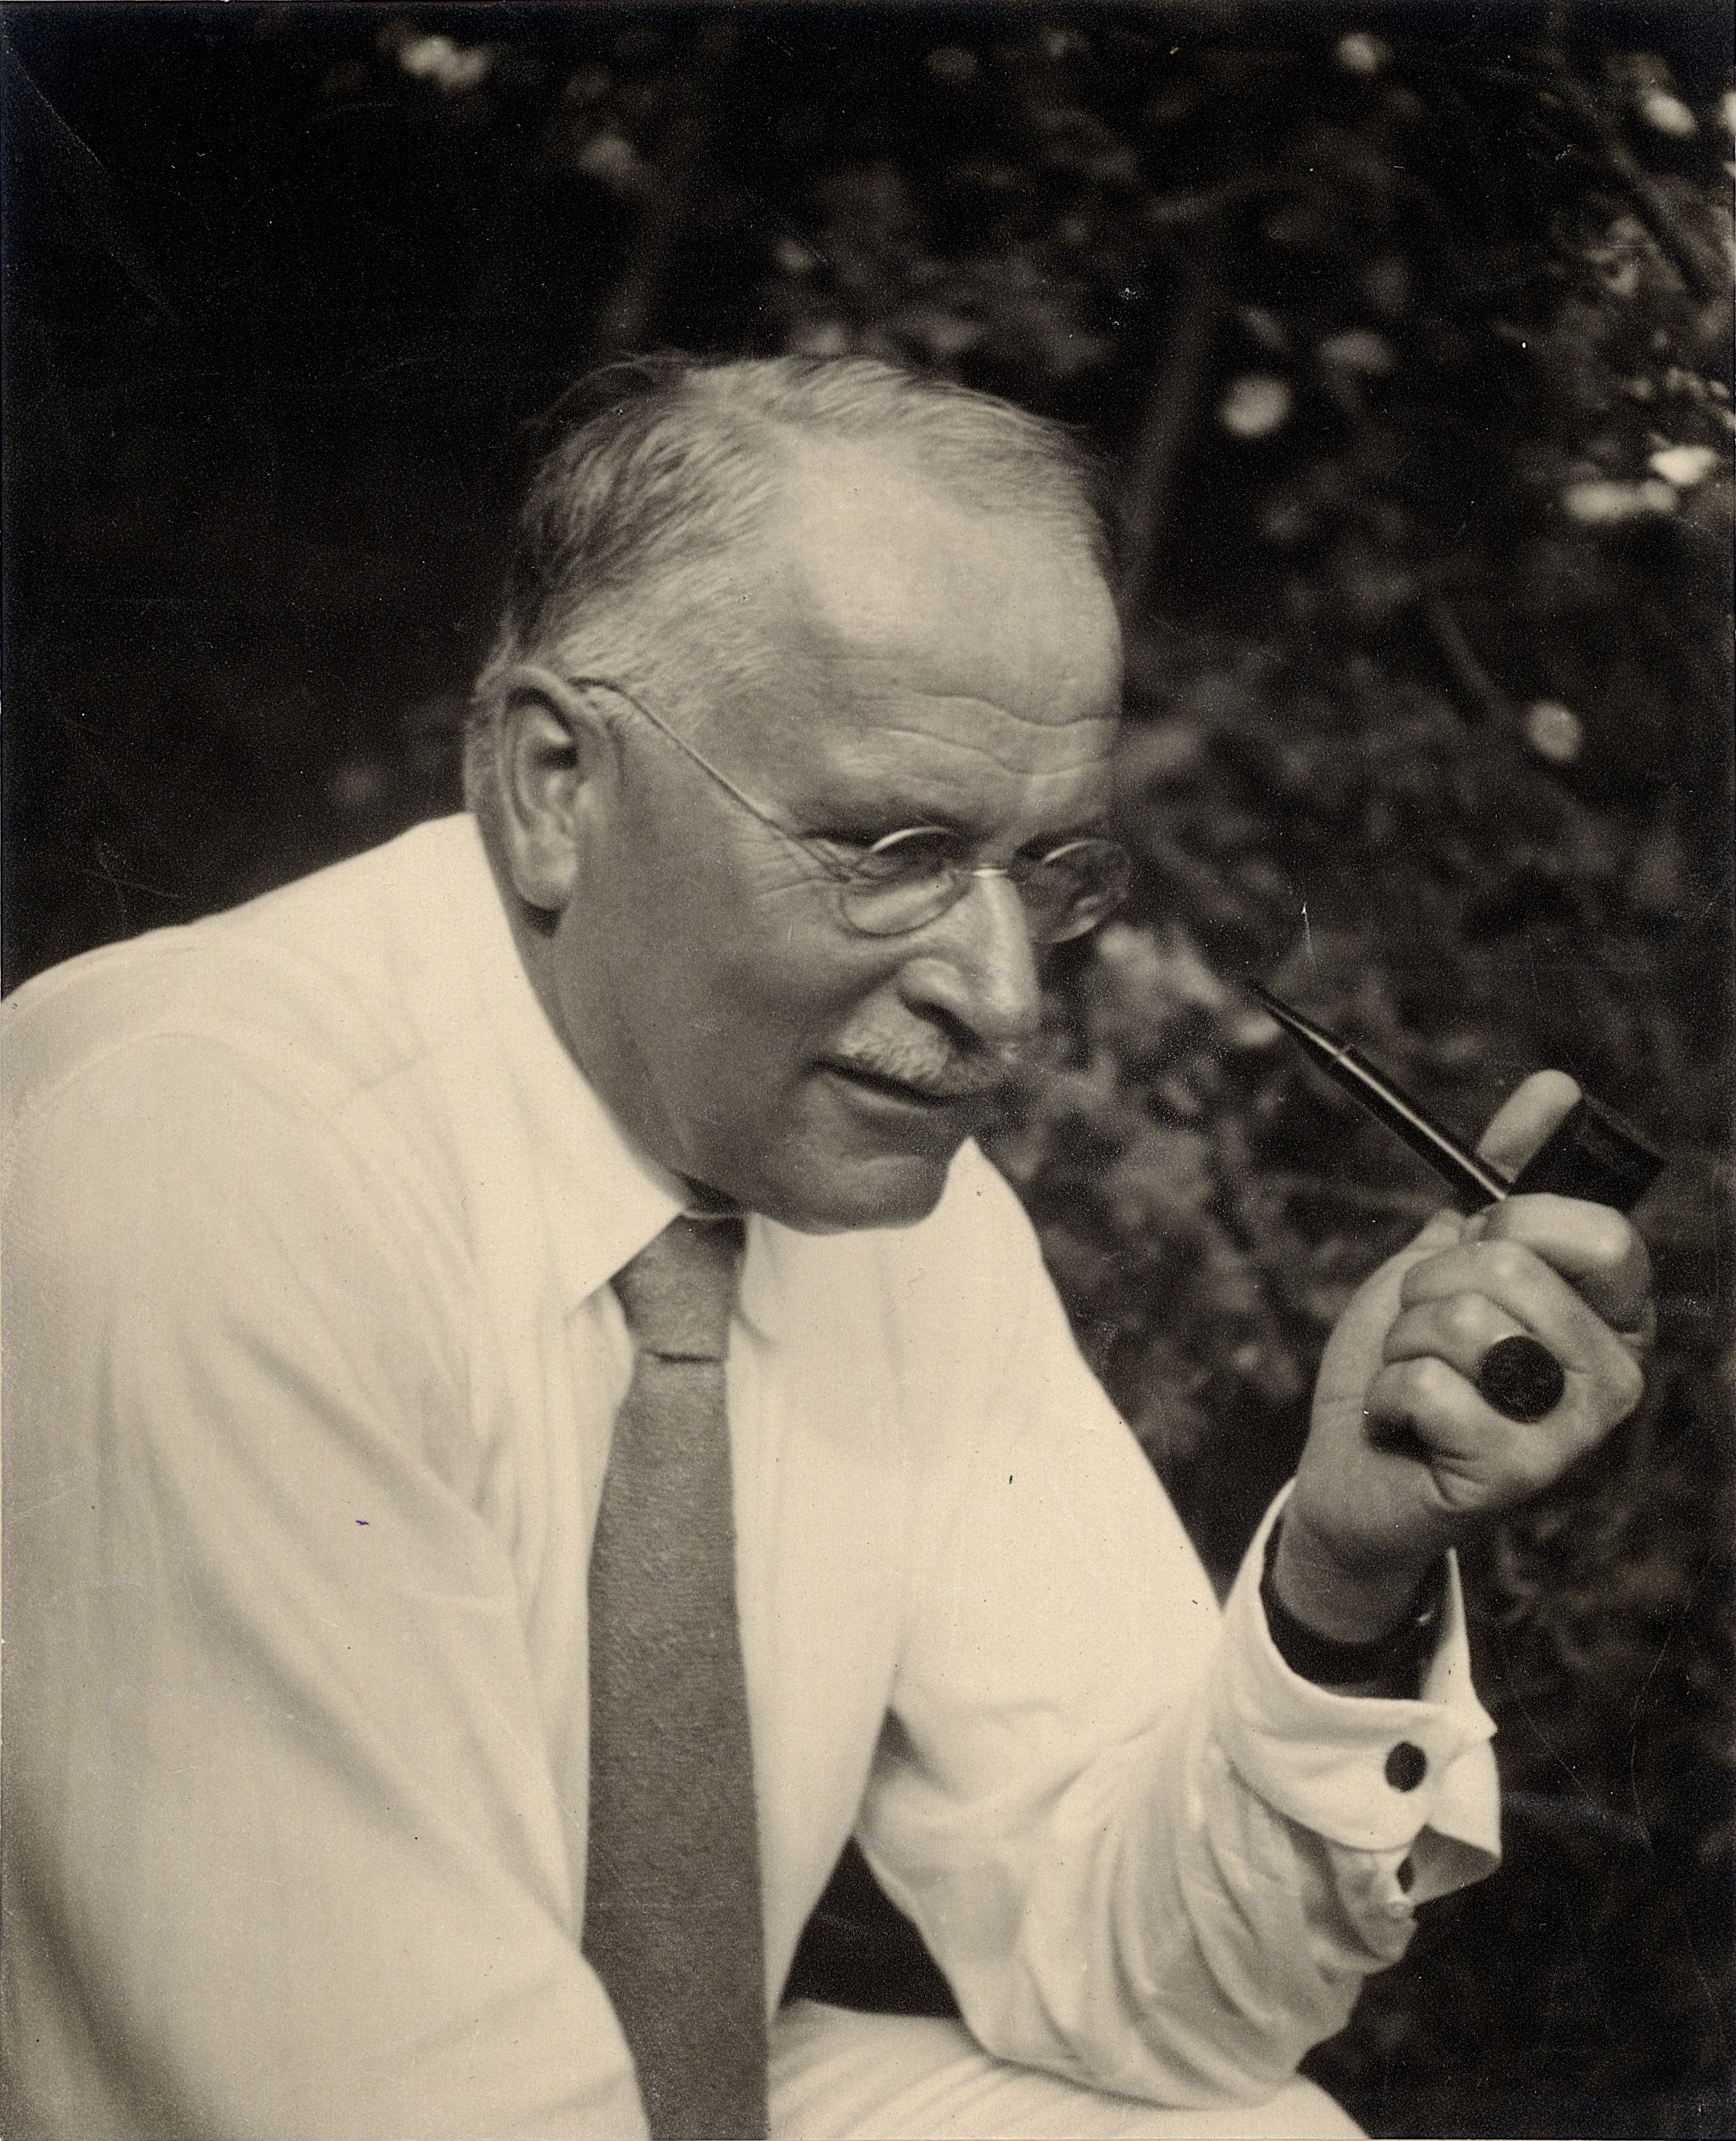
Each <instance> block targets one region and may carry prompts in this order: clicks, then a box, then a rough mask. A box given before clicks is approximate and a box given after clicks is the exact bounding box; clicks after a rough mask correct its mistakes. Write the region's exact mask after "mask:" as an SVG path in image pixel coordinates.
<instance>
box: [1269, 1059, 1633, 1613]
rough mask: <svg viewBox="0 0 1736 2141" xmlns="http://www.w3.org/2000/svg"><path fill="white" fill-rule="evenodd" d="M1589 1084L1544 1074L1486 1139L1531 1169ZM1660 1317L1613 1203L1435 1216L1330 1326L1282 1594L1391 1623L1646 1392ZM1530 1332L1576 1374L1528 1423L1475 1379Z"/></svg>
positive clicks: (1558, 1202) (1279, 1582)
mask: <svg viewBox="0 0 1736 2141" xmlns="http://www.w3.org/2000/svg"><path fill="white" fill-rule="evenodd" d="M1578 1097H1579V1090H1578V1088H1577V1087H1576V1085H1574V1083H1573V1081H1572V1080H1571V1078H1567V1077H1565V1076H1563V1075H1562V1074H1561V1072H1559V1071H1541V1072H1539V1073H1538V1074H1537V1075H1536V1076H1535V1077H1531V1078H1528V1079H1527V1080H1526V1082H1525V1083H1524V1085H1521V1087H1520V1088H1519V1090H1517V1092H1516V1093H1514V1094H1513V1095H1512V1097H1511V1098H1510V1099H1509V1100H1507V1104H1506V1105H1505V1106H1503V1107H1502V1110H1501V1111H1500V1112H1499V1114H1498V1115H1496V1117H1495V1119H1494V1120H1493V1121H1492V1123H1491V1124H1490V1125H1489V1127H1488V1130H1487V1132H1486V1133H1485V1134H1484V1137H1483V1139H1482V1144H1481V1145H1480V1146H1479V1147H1478V1150H1479V1151H1480V1152H1481V1153H1482V1156H1483V1157H1484V1158H1485V1159H1490V1160H1492V1161H1493V1162H1494V1163H1495V1164H1496V1165H1497V1166H1498V1167H1501V1168H1502V1169H1505V1170H1507V1171H1508V1172H1514V1171H1517V1169H1519V1168H1520V1167H1521V1166H1522V1165H1523V1164H1524V1163H1525V1162H1526V1159H1529V1158H1530V1156H1531V1154H1532V1153H1533V1152H1535V1151H1536V1149H1537V1147H1538V1146H1539V1145H1541V1144H1542V1143H1543V1141H1544V1139H1546V1137H1547V1136H1548V1135H1549V1134H1550V1132H1551V1130H1553V1129H1554V1128H1555V1126H1556V1124H1557V1123H1559V1122H1560V1121H1561V1119H1562V1117H1563V1116H1564V1115H1566V1113H1567V1111H1568V1110H1569V1109H1570V1108H1571V1107H1572V1105H1573V1104H1574V1102H1575V1101H1576V1100H1577V1099H1578ZM1653 1323H1654V1312H1653V1307H1652V1301H1651V1266H1650V1259H1649V1258H1648V1257H1647V1255H1646V1253H1645V1244H1644V1243H1642V1242H1641V1241H1640V1238H1639V1236H1638V1235H1637V1234H1636V1233H1635V1232H1634V1229H1633V1228H1631V1227H1630V1225H1629V1224H1628V1223H1627V1221H1626V1220H1625V1219H1624V1218H1622V1217H1621V1215H1620V1213H1617V1212H1613V1211H1611V1210H1610V1209H1609V1208H1607V1207H1606V1206H1604V1205H1600V1204H1586V1203H1578V1202H1576V1200H1574V1199H1571V1198H1565V1197H1549V1196H1526V1197H1511V1198H1507V1200H1506V1202H1505V1203H1500V1204H1497V1205H1494V1206H1492V1207H1491V1208H1489V1209H1487V1211H1483V1212H1479V1213H1477V1214H1476V1215H1475V1216H1474V1217H1472V1218H1469V1219H1465V1218H1460V1217H1459V1216H1458V1215H1457V1213H1440V1214H1438V1216H1437V1217H1436V1218H1433V1219H1432V1220H1431V1221H1430V1222H1429V1223H1428V1226H1426V1227H1425V1228H1423V1232H1422V1233H1420V1234H1419V1235H1418V1237H1417V1238H1416V1240H1415V1241H1414V1242H1413V1243H1411V1244H1410V1246H1409V1248H1406V1249H1404V1250H1403V1251H1401V1252H1400V1253H1399V1254H1398V1256H1396V1257H1393V1258H1391V1260H1390V1261H1389V1262H1387V1263H1385V1264H1383V1265H1382V1266H1381V1267H1380V1269H1379V1270H1378V1272H1375V1274H1374V1277H1372V1278H1371V1279H1369V1281H1368V1282H1367V1283H1366V1284H1365V1285H1364V1287H1362V1288H1361V1289H1360V1290H1359V1292H1358V1293H1357V1294H1356V1296H1355V1297H1354V1300H1353V1301H1352V1302H1351V1303H1350V1306H1349V1308H1347V1309H1346V1310H1345V1312H1344V1315H1343V1316H1342V1317H1340V1318H1339V1322H1338V1324H1337V1326H1336V1327H1335V1328H1334V1331H1333V1333H1332V1336H1331V1338H1330V1340H1329V1341H1328V1343H1327V1347H1326V1352H1325V1356H1324V1360H1323V1361H1322V1362H1321V1366H1320V1376H1319V1383H1318V1384H1317V1385H1316V1387H1315V1391H1314V1420H1313V1425H1312V1428H1311V1430H1310V1432H1309V1439H1308V1445H1307V1447H1306V1449H1304V1451H1303V1453H1302V1462H1301V1464H1300V1468H1299V1469H1298V1471H1297V1475H1296V1486H1295V1493H1294V1494H1293V1495H1292V1496H1291V1499H1290V1504H1289V1505H1288V1507H1287V1509H1285V1517H1284V1528H1283V1534H1282V1537H1281V1538H1280V1542H1279V1549H1278V1558H1277V1563H1276V1565H1275V1568H1274V1571H1273V1580H1274V1582H1275V1584H1276V1587H1277V1590H1278V1595H1279V1597H1280V1598H1281V1599H1282V1600H1283V1602H1284V1603H1285V1606H1287V1607H1289V1609H1290V1612H1292V1613H1294V1614H1295V1617H1297V1619H1298V1620H1300V1621H1302V1622H1305V1623H1306V1624H1307V1625H1308V1626H1309V1627H1313V1628H1314V1629H1316V1630H1318V1631H1319V1632H1320V1633H1321V1634H1323V1635H1326V1636H1329V1637H1333V1638H1334V1640H1335V1641H1339V1642H1346V1643H1361V1642H1371V1641H1374V1640H1376V1639H1377V1638H1378V1637H1381V1636H1383V1635H1384V1634H1386V1633H1387V1632H1388V1631H1389V1630H1390V1629H1392V1628H1393V1627H1395V1626H1396V1625H1397V1624H1398V1621H1399V1620H1400V1619H1401V1617H1403V1612H1404V1610H1405V1607H1406V1606H1407V1604H1408V1602H1409V1599H1410V1597H1411V1596H1412V1594H1413V1592H1414V1591H1415V1589H1416V1587H1417V1585H1418V1582H1420V1580H1421V1578H1422V1577H1423V1574H1424V1573H1425V1572H1426V1571H1427V1570H1428V1568H1430V1567H1431V1566H1432V1564H1433V1563H1434V1562H1435V1561H1436V1560H1437V1559H1438V1557H1439V1556H1440V1554H1441V1553H1443V1550H1444V1549H1445V1548H1447V1547H1449V1546H1452V1545H1455V1544H1457V1543H1459V1542H1461V1541H1462V1540H1463V1539H1465V1538H1467V1537H1468V1536H1470V1535H1471V1534H1472V1533H1474V1532H1475V1531H1477V1529H1478V1528H1480V1527H1482V1525H1484V1524H1486V1523H1489V1522H1490V1521H1492V1519H1493V1518H1495V1517H1497V1516H1498V1515H1499V1514H1500V1513H1502V1511H1503V1510H1506V1509H1512V1508H1514V1507H1515V1506H1516V1505H1517V1504H1519V1503H1521V1502H1523V1501H1526V1500H1528V1499H1530V1497H1531V1495H1533V1494H1538V1493H1541V1490H1542V1489H1544V1488H1546V1487H1547V1486H1550V1485H1551V1484H1553V1482H1554V1481H1555V1480H1556V1479H1559V1478H1560V1476H1561V1474H1562V1473H1563V1472H1565V1471H1566V1469H1567V1467H1568V1466H1569V1465H1570V1464H1572V1463H1573V1462H1574V1460H1575V1459H1576V1458H1578V1457H1580V1456H1581V1455H1583V1454H1584V1453H1585V1452H1586V1450H1588V1449H1592V1448H1593V1447H1595V1445H1596V1444H1597V1443H1599V1442H1600V1441H1601V1440H1603V1438H1604V1436H1605V1435H1607V1434H1608V1433H1609V1431H1610V1429H1611V1428H1613V1427H1614V1426H1615V1425H1616V1424H1617V1422H1618V1421H1620V1420H1625V1418H1626V1417H1627V1415H1629V1414H1630V1412H1631V1411H1632V1410H1634V1407H1635V1405H1637V1404H1638V1403H1639V1401H1640V1393H1641V1391H1642V1390H1643V1389H1644V1388H1645V1378H1644V1376H1643V1375H1642V1373H1641V1371H1640V1361H1641V1360H1642V1358H1643V1357H1644V1355H1645V1349H1646V1347H1647V1346H1648V1345H1649V1344H1650V1339H1651V1336H1652V1331H1653ZM1516 1332H1524V1333H1526V1334H1527V1335H1529V1336H1531V1337H1534V1338H1536V1339H1538V1340H1539V1341H1541V1343H1542V1344H1543V1345H1545V1346H1547V1348H1548V1349H1549V1351H1551V1353H1552V1354H1554V1356H1556V1360H1557V1361H1560V1362H1561V1366H1562V1368H1563V1369H1564V1370H1565V1371H1566V1391H1565V1393H1564V1394H1563V1395H1562V1397H1561V1401H1560V1403H1559V1404H1558V1405H1556V1407H1555V1409H1554V1410H1553V1411H1552V1412H1550V1413H1548V1414H1546V1415H1545V1417H1544V1418H1543V1419H1541V1420H1536V1421H1533V1422H1531V1423H1528V1424H1527V1423H1522V1422H1521V1421H1518V1420H1509V1419H1508V1418H1507V1416H1506V1415H1504V1414H1502V1413H1499V1412H1497V1411H1496V1410H1494V1408H1493V1407H1492V1406H1491V1405H1488V1404H1487V1403H1486V1402H1485V1401H1484V1400H1483V1399H1482V1397H1481V1396H1480V1395H1478V1393H1477V1390H1476V1389H1475V1387H1474V1380H1473V1379H1474V1378H1475V1376H1476V1374H1477V1367H1478V1365H1479V1363H1480V1362H1481V1361H1482V1357H1483V1356H1484V1354H1486V1353H1487V1351H1488V1350H1489V1348H1490V1346H1492V1345H1494V1344H1496V1343H1497V1341H1499V1340H1500V1339H1502V1338H1508V1337H1512V1336H1513V1335H1514V1334H1515V1333H1516Z"/></svg>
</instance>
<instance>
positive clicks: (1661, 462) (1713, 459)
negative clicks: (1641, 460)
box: [1645, 446, 1718, 490]
mask: <svg viewBox="0 0 1736 2141" xmlns="http://www.w3.org/2000/svg"><path fill="white" fill-rule="evenodd" d="M1645 465H1646V466H1647V467H1648V468H1649V469H1650V470H1652V472H1653V474H1654V475H1660V476H1662V477H1663V479H1664V482H1665V483H1668V484H1674V486H1675V488H1676V489H1677V490H1693V488H1694V485H1695V484H1697V483H1704V481H1705V480H1706V478H1707V477H1708V476H1709V475H1711V473H1712V471H1713V470H1714V468H1716V467H1717V465H1718V455H1717V454H1716V453H1715V452H1714V450H1713V449H1712V448H1711V447H1710V446H1664V447H1663V448H1662V449H1661V450H1660V451H1659V452H1657V453H1655V454H1654V455H1652V456H1651V458H1650V460H1648V461H1647V462H1646V464H1645Z"/></svg>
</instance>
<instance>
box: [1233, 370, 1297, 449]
mask: <svg viewBox="0 0 1736 2141" xmlns="http://www.w3.org/2000/svg"><path fill="white" fill-rule="evenodd" d="M1291 399H1292V396H1291V394H1290V387H1289V386H1288V384H1287V383H1286V381H1284V380H1282V379H1278V378H1275V377H1273V375H1272V374H1271V373H1270V372H1243V374H1242V375H1241V377H1240V378H1239V379H1232V380H1231V381H1230V388H1229V391H1228V392H1227V393H1226V395H1225V396H1224V398H1223V400H1222V401H1221V402H1220V403H1219V404H1218V421H1219V422H1220V423H1221V424H1222V426H1223V427H1224V429H1225V430H1226V431H1230V432H1233V433H1234V434H1235V436H1236V437H1237V438H1238V439H1263V438H1265V437H1266V436H1268V435H1269V434H1270V433H1271V432H1273V431H1277V430H1279V429H1280V427H1281V426H1283V424H1284V423H1285V421H1287V420H1288V418H1289V416H1290V402H1291Z"/></svg>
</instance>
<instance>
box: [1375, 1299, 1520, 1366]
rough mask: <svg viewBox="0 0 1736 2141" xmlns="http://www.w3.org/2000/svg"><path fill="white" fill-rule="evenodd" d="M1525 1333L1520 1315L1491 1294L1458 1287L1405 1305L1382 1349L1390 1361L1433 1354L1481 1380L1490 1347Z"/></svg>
mask: <svg viewBox="0 0 1736 2141" xmlns="http://www.w3.org/2000/svg"><path fill="white" fill-rule="evenodd" d="M1522 1335H1524V1326H1522V1325H1521V1323H1520V1322H1518V1320H1517V1318H1516V1317H1512V1316H1510V1315H1509V1314H1508V1313H1507V1311H1506V1310H1505V1309H1504V1308H1502V1307H1499V1306H1498V1305H1497V1303H1496V1302H1492V1301H1491V1300H1490V1299H1489V1298H1488V1297H1487V1295H1486V1294H1481V1293H1454V1294H1447V1295H1446V1296H1444V1297H1442V1298H1440V1299H1438V1300H1430V1301H1424V1302H1418V1305H1417V1306H1416V1307H1413V1308H1407V1309H1404V1310H1403V1311H1401V1312H1400V1313H1399V1315H1398V1317H1396V1318H1395V1319H1394V1321H1393V1326H1392V1328H1391V1329H1390V1330H1389V1331H1388V1332H1387V1335H1386V1343H1385V1345H1384V1346H1383V1348H1382V1351H1383V1356H1384V1357H1385V1359H1387V1360H1388V1361H1418V1360H1421V1359H1423V1357H1424V1356H1428V1355H1430V1354H1432V1355H1433V1356H1434V1358H1435V1359H1436V1360H1438V1361H1445V1362H1446V1363H1447V1366H1448V1367H1450V1368H1456V1369H1457V1371H1458V1372H1459V1373H1460V1375H1462V1376H1464V1377H1465V1378H1466V1380H1467V1381H1470V1382H1475V1381H1476V1380H1477V1371H1478V1369H1479V1368H1480V1367H1481V1366H1482V1361H1483V1356H1484V1355H1485V1354H1486V1353H1487V1351H1488V1350H1489V1348H1490V1347H1491V1346H1497V1345H1499V1344H1500V1342H1501V1341H1502V1339H1503V1338H1514V1337H1518V1336H1522Z"/></svg>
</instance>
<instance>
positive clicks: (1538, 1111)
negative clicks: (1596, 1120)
mask: <svg viewBox="0 0 1736 2141" xmlns="http://www.w3.org/2000/svg"><path fill="white" fill-rule="evenodd" d="M1579 1097H1580V1089H1579V1087H1578V1086H1577V1085H1575V1084H1574V1082H1573V1080H1572V1079H1571V1078H1570V1077H1569V1076H1568V1075H1567V1074H1566V1071H1534V1072H1533V1073H1532V1074H1531V1076H1530V1077H1529V1078H1527V1079H1526V1081H1525V1083H1524V1084H1523V1085H1521V1086H1519V1087H1518V1088H1517V1090H1515V1091H1513V1092H1512V1093H1509V1094H1508V1095H1507V1098H1506V1100H1503V1101H1502V1104H1501V1105H1500V1107H1499V1108H1497V1110H1496V1111H1495V1114H1494V1115H1493V1117H1492V1120H1491V1121H1490V1124H1489V1127H1488V1128H1487V1130H1485V1131H1484V1132H1483V1134H1482V1137H1481V1138H1479V1139H1478V1140H1477V1155H1478V1157H1479V1158H1480V1159H1487V1160H1489V1161H1491V1162H1492V1164H1494V1165H1495V1166H1497V1167H1498V1168H1500V1169H1502V1171H1503V1172H1504V1173H1506V1174H1517V1173H1518V1172H1519V1169H1521V1167H1523V1166H1524V1164H1525V1163H1526V1160H1528V1159H1530V1158H1531V1154H1533V1153H1534V1152H1536V1150H1537V1149H1538V1147H1539V1146H1540V1145H1541V1144H1543V1143H1544V1141H1545V1139H1546V1138H1547V1137H1548V1136H1549V1134H1550V1133H1551V1130H1554V1129H1555V1128H1556V1125H1557V1124H1559V1123H1561V1122H1562V1121H1563V1120H1565V1119H1566V1116H1567V1115H1568V1113H1569V1112H1570V1110H1571V1109H1572V1107H1573V1105H1574V1104H1575V1103H1576V1101H1577V1100H1578V1099H1579Z"/></svg>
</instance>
